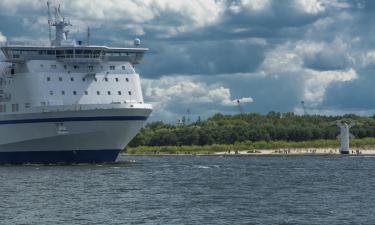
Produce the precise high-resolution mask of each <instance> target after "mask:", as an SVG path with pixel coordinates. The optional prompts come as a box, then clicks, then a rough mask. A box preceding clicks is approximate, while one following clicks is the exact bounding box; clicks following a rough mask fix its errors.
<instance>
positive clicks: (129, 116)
mask: <svg viewBox="0 0 375 225" xmlns="http://www.w3.org/2000/svg"><path fill="white" fill-rule="evenodd" d="M150 113H151V109H147V108H143V109H135V108H123V109H102V110H98V109H96V110H82V111H67V112H48V113H43V114H42V115H41V114H40V113H39V114H18V115H10V116H2V117H0V137H1V139H0V163H1V164H27V163H32V164H34V163H42V164H50V163H101V162H114V161H115V160H116V159H117V156H118V154H119V152H120V151H121V150H122V149H123V148H124V147H125V146H126V145H127V144H128V143H129V142H130V141H131V139H132V138H133V137H134V136H135V135H136V134H137V133H138V131H139V129H140V128H141V127H142V126H143V124H144V122H145V120H146V119H147V117H148V116H149V114H150ZM38 116H39V117H38ZM40 116H42V117H40Z"/></svg>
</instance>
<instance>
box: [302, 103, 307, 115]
mask: <svg viewBox="0 0 375 225" xmlns="http://www.w3.org/2000/svg"><path fill="white" fill-rule="evenodd" d="M301 105H302V109H303V115H304V116H306V115H307V112H306V106H305V101H301Z"/></svg>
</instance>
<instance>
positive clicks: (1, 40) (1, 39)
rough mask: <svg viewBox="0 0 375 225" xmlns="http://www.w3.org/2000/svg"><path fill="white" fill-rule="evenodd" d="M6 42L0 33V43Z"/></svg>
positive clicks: (5, 38)
mask: <svg viewBox="0 0 375 225" xmlns="http://www.w3.org/2000/svg"><path fill="white" fill-rule="evenodd" d="M5 41H7V37H5V36H4V35H3V34H2V33H1V32H0V42H5Z"/></svg>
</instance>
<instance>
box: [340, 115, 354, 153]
mask: <svg viewBox="0 0 375 225" xmlns="http://www.w3.org/2000/svg"><path fill="white" fill-rule="evenodd" d="M354 125H355V124H354V123H350V124H347V123H345V122H340V121H339V122H337V126H338V127H339V128H340V134H339V136H338V137H339V140H340V153H341V154H349V139H350V137H352V136H353V135H352V134H350V132H349V129H350V128H352V127H353V126H354Z"/></svg>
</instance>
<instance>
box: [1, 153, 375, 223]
mask: <svg viewBox="0 0 375 225" xmlns="http://www.w3.org/2000/svg"><path fill="white" fill-rule="evenodd" d="M0 187H1V191H0V224H48V225H50V224H375V214H374V213H373V212H374V211H375V157H371V156H368V157H366V156H324V157H322V156H305V157H303V156H289V157H282V156H280V157H244V156H243V157H229V156H228V157H216V156H215V157H210V156H165V157H161V156H160V157H146V156H145V157H124V156H121V157H120V162H118V163H115V164H103V165H75V166H35V165H34V166H33V165H28V166H1V167H0Z"/></svg>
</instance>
